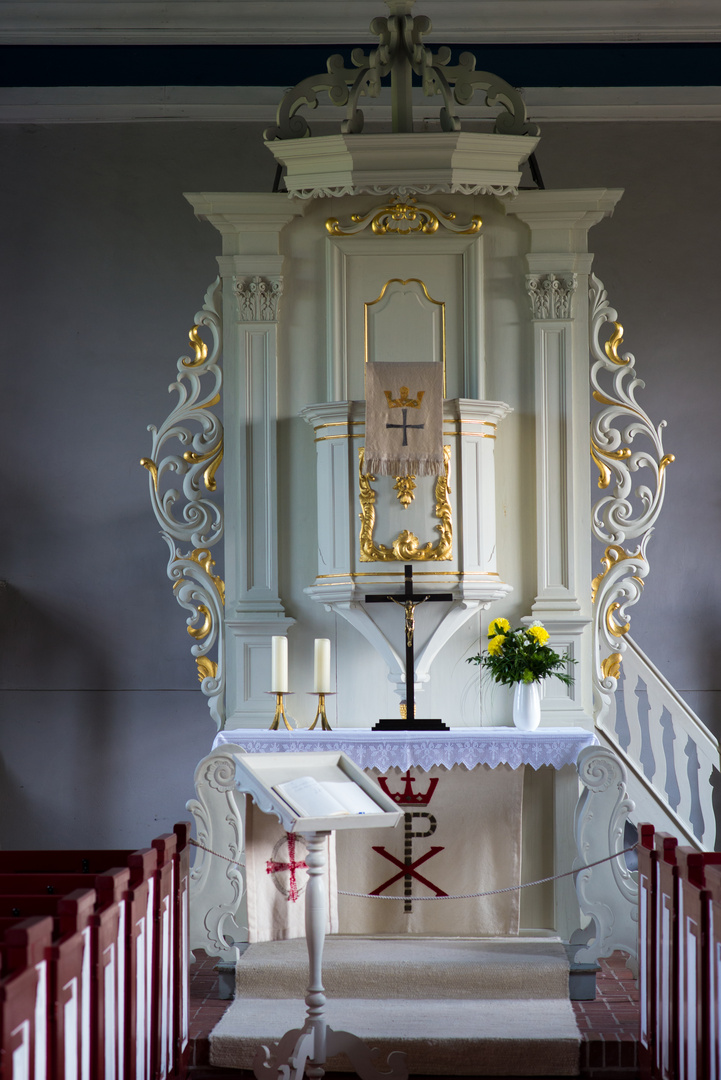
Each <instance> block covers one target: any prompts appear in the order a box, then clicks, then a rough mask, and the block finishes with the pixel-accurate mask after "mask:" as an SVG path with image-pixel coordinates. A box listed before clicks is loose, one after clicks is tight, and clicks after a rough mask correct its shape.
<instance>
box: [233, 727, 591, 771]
mask: <svg viewBox="0 0 721 1080" xmlns="http://www.w3.org/2000/svg"><path fill="white" fill-rule="evenodd" d="M227 743H232V744H235V745H238V746H242V747H243V748H244V749H245V750H246V751H247V752H248V753H249V754H268V753H274V752H277V751H283V750H285V751H291V752H292V751H295V752H299V751H304V750H333V751H336V752H337V751H342V752H343V753H344V754H347V755H348V757H349V758H351V760H352V761H354V762H355V763H356V765H358V766H360V768H361V769H380V770H381V772H385V771H386V769H391V768H393V767H396V768H399V769H409V768H411V766H414V765H415V766H417V767H419V768H421V769H426V770H428V769H431V768H433V766H434V765H443V766H445V767H446V768H447V769H450V768H452V767H453V766H454V765H465V766H466V768H467V769H472V768H474V767H475V766H476V765H490V767H491V768H492V769H495V768H496V766H497V765H510V766H511V768H512V769H518V768H519V767H520V766H521V765H531V766H532V767H533V768H534V769H538V768H540V766H541V765H550V766H552V768H554V769H561V768H563V766H564V765H575V764H576V760H577V758H578V755H579V753H580V752H581V750H582V749H583V748H584V747H585V746H593V745H595V744H597V743H598V739H597V738H596V736H595V735H594V734H593V732H592V731H586V730H585V729H583V728H539V729H538V730H537V731H531V732H529V731H519V730H518V729H517V728H506V727H500V728H499V727H496V728H475V729H473V730H470V731H469V730H468V729H461V730H458V729H457V730H455V731H438V732H433V733H432V734H429V735H425V734H423V733H421V732H415V731H408V732H394V733H393V735H392V736H388V735H386V734H383V733H381V732H377V731H369V730H367V729H366V728H363V729H361V728H344V729H339V730H336V731H302V730H301V731H273V732H270V731H267V730H265V729H259V728H237V729H236V730H234V731H220V732H219V733H218V735H217V736H216V738H215V742H214V743H213V749H214V750H215V749H216V748H217V747H219V746H223V745H225V744H227Z"/></svg>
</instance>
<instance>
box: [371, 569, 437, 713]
mask: <svg viewBox="0 0 721 1080" xmlns="http://www.w3.org/2000/svg"><path fill="white" fill-rule="evenodd" d="M403 570H404V573H405V582H404V584H405V588H404V590H403V592H402V593H395V594H387V595H378V596H376V595H371V596H366V598H365V602H366V604H398V606H399V607H402V608H403V609H404V611H405V641H406V716H405V720H403V719H401V720H396V719H394V720H379V721H378V723H377V724H376V725H375V726H374V728H373V730H374V731H447V730H448V725H447V724H444V723H443V721H442V720H418V719H416V703H415V675H416V670H415V657H414V637H415V627H416V623H415V616H416V608H417V607H418V605H419V604H424V603H425V602H426V601H427V600H430V601H434V600H435V601H441V600H442V601H445V602H446V603H451V602H452V601H453V599H454V596H453V593H426V594H425V595H423V594H420V593H416V592H414V591H413V567H412V566H411V565H410V564H408V563H406V565H405V566H404V567H403Z"/></svg>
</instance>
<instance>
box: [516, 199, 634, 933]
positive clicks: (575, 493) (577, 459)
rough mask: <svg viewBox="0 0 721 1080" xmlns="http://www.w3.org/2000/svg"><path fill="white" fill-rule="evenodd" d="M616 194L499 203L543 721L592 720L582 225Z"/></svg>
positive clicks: (562, 839)
mask: <svg viewBox="0 0 721 1080" xmlns="http://www.w3.org/2000/svg"><path fill="white" fill-rule="evenodd" d="M622 194H623V192H622V191H619V190H607V189H605V188H599V189H590V190H585V191H584V190H580V191H524V192H520V193H519V195H518V196H517V197H516V198H515V199H513V200H512V201H511V202H509V203H508V204H507V205H506V211H507V213H511V214H516V215H517V216H518V217H519V218H520V219H521V220H522V221H523V222H525V224H526V225H527V226H528V228H529V230H530V243H529V251H528V254H527V257H526V263H527V271H528V273H527V276H526V288H527V291H528V295H529V315H530V317H531V320H532V325H533V354H534V379H535V420H536V566H537V584H536V598H535V601H534V603H533V608H532V612H533V619H538V620H540V621H541V622H542V623H543V624H544V626H545V627H546V629H547V630H548V631H549V633H550V635H551V639H550V642H549V644H550V645H551V646H552V647H553V648H554V649H556V650H557V651H558V652H559V653H561V654H566V655H568V656H569V657H570V658H572V659H574V660H576V664H575V665H574V667H573V675H574V683H573V686H571V687H566V686H564V685H563V683H561V682H559V680H558V679H548V680H546V686H545V694H544V698H543V701H542V703H541V709H542V723H544V724H548V725H558V726H561V725H566V724H568V725H577V726H581V727H586V728H593V683H592V677H593V668H592V652H591V650H592V641H591V620H592V612H591V577H592V574H591V493H590V479H589V476H590V471H589V453H590V450H589V423H590V407H589V398H590V391H589V352H588V275H589V273H590V271H591V263H592V261H593V256H592V255H591V254H589V252H588V231H589V229H590V228H591V227H592V226H593V225H596V224H597V223H598V222H600V221H602V220H603V218H604V217H608V216H610V214H611V213H612V212H613V208H614V207H615V205H616V203H617V202H618V200H619V198H620V197H621V195H622ZM553 791H554V796H553V798H554V844H553V849H554V867H555V870H556V873H561V872H562V871H563V870H567V869H569V868H570V867H571V866H572V865H573V861H574V858H575V854H576V852H575V841H574V838H573V830H572V824H571V823H572V820H573V813H574V807H575V805H576V801H577V799H578V792H579V785H578V777H577V775H576V774H575V772H573V770H571V769H559V770H557V771H556V772H555V773H554V782H553ZM570 880H571V879H564V880H563V881H561V882H558V883H557V885H556V889H555V905H554V906H555V928H556V932H557V933H558V934H560V936H561V937H562V938H565V939H567V938H568V937H569V935H570V934H571V933H572V931H573V930H574V929H575V926H574V922H576V923H577V919H578V915H579V912H578V901H577V899H576V897H575V896H574V895H573V891H572V888H571V887H570V885H569V884H568V882H570Z"/></svg>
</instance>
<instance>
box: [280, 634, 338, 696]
mask: <svg viewBox="0 0 721 1080" xmlns="http://www.w3.org/2000/svg"><path fill="white" fill-rule="evenodd" d="M270 689H271V692H272V693H273V694H287V693H288V638H287V637H274V638H271V656H270ZM313 693H314V694H329V693H330V638H316V639H315V652H314V660H313Z"/></svg>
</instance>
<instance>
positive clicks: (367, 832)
mask: <svg viewBox="0 0 721 1080" xmlns="http://www.w3.org/2000/svg"><path fill="white" fill-rule="evenodd" d="M523 771H524V770H523V767H521V768H520V769H511V768H510V766H508V765H499V766H498V767H497V768H495V769H491V768H489V766H488V765H476V766H475V768H473V769H467V768H466V767H465V766H464V765H458V766H456V767H454V768H453V769H446V768H444V767H443V766H434V767H433V768H431V769H429V770H428V771H424V770H422V769H418V768H411V769H409V770H408V772H407V773H406V774H405V775H401V773H402V772H403V770H402V769H397V768H393V769H389V770H388V771H387V772H386V773H385V774H383V773H379V772H378V770H376V769H374V770H372V771H371V770H369V771H368V775H370V776H374V777H375V778H376V779H377V781H378V783H379V785H380V786H381V787H382V788H383V790H384V791H387V792H389V793H390V794H391V796H393V795H394V794H397V793H400V796H401V800H402V801H401V802H399V804H398V809H399V810H403V811H404V816H403V821H401V822H400V823H399V824H398V826H397V827H396V828H395V829H364V830H363V831H362V832H361V831H359V832H357V833H356V832H353V833H351V832H350V831H349V832H343V833H342V832H339V833H338V834H337V837H336V844H337V851H338V888H339V889H340V890H342V891H343V892H350V893H360V894H363V895H362V896H361V897H356V896H344V895H342V894H341V895H340V897H339V901H338V914H339V920H340V933H341V934H383V933H385V934H403V933H414V934H432V935H434V936H439V937H443V936H445V935H453V936H458V935H460V936H464V935H470V936H475V935H488V936H498V935H501V936H503V935H507V934H517V933H518V926H519V904H520V894H519V893H518V892H517V891H512V892H500V893H496V895H495V896H484V897H477V896H475V895H474V894H476V893H485V892H493V891H494V890H497V889H501V890H502V889H506V888H508V887H509V886H514V885H518V884H519V883H520V876H521V812H522V806H523ZM367 894H370V897H389V896H394V897H398V898H399V899H396V900H388V899H386V900H381V899H371V898H369V899H364V898H363V896H365V895H367ZM447 896H464V897H468V898H469V899H464V900H446V899H444V897H447ZM429 897H430V898H431V899H427V898H429Z"/></svg>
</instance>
